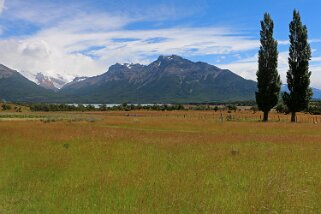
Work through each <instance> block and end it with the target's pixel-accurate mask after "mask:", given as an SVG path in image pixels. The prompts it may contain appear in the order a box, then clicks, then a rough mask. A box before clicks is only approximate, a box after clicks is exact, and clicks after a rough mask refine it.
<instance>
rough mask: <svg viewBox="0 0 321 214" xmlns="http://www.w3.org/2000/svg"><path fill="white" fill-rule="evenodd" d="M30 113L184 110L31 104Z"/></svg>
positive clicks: (168, 106) (178, 107)
mask: <svg viewBox="0 0 321 214" xmlns="http://www.w3.org/2000/svg"><path fill="white" fill-rule="evenodd" d="M29 107H30V110H31V111H43V112H58V111H82V112H84V111H133V110H154V111H174V110H185V108H184V106H183V105H181V104H177V105H166V104H165V105H156V104H155V105H132V104H122V105H115V106H112V107H109V106H107V105H105V104H102V105H99V106H98V108H96V107H95V106H94V105H83V104H78V105H68V104H46V103H39V104H32V105H30V106H29Z"/></svg>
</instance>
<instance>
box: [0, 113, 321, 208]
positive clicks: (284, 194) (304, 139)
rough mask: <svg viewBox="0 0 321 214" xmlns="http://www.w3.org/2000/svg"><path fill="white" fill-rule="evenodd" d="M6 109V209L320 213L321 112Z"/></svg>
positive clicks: (2, 166) (1, 133)
mask: <svg viewBox="0 0 321 214" xmlns="http://www.w3.org/2000/svg"><path fill="white" fill-rule="evenodd" d="M0 115H1V116H0V213H321V123H320V122H321V117H317V116H310V115H304V114H299V115H298V121H299V122H298V123H297V124H291V123H289V116H288V115H282V114H276V113H272V114H271V119H272V121H271V122H269V123H262V122H258V120H259V118H260V114H259V113H256V114H253V113H251V112H247V111H241V112H232V113H226V112H224V113H221V112H216V113H215V112H208V111H204V112H202V111H179V112H178V111H177V112H176V111H173V112H154V111H137V112H91V113H79V112H74V113H31V112H28V113H23V112H22V113H14V112H12V113H5V114H4V113H1V114H0Z"/></svg>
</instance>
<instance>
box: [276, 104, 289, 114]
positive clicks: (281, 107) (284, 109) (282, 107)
mask: <svg viewBox="0 0 321 214" xmlns="http://www.w3.org/2000/svg"><path fill="white" fill-rule="evenodd" d="M275 110H276V111H277V112H278V113H284V114H288V113H289V109H288V107H287V106H286V105H284V103H279V104H278V105H277V106H276V107H275Z"/></svg>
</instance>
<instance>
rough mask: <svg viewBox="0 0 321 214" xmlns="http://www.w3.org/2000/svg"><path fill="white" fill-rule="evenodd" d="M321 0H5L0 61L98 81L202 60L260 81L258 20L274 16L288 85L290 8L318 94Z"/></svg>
mask: <svg viewBox="0 0 321 214" xmlns="http://www.w3.org/2000/svg"><path fill="white" fill-rule="evenodd" d="M320 8H321V1H320V0H242V1H240V0H229V1H227V0H158V1H152V0H41V1H40V0H0V63H1V64H4V65H6V66H8V67H10V68H12V69H16V70H18V71H19V72H21V73H23V74H24V75H25V76H27V77H28V78H29V79H31V80H34V76H35V74H37V73H38V72H41V73H43V74H45V75H48V76H52V77H60V76H62V77H63V78H65V79H66V80H68V81H71V80H72V79H73V78H74V77H80V76H94V75H98V74H102V73H104V72H106V71H107V70H108V68H109V66H110V65H112V64H115V63H141V64H148V63H150V62H152V61H154V60H156V59H157V58H158V56H159V55H172V54H175V55H180V56H182V57H184V58H187V59H190V60H192V61H203V62H207V63H210V64H213V65H216V66H218V67H221V68H224V69H230V70H231V71H233V72H234V73H237V74H239V75H241V76H242V77H244V78H246V79H252V80H255V79H256V71H257V52H258V49H259V45H260V43H259V32H260V21H261V20H262V18H263V14H264V13H265V12H269V13H270V14H271V16H272V18H273V20H274V24H275V29H274V30H275V35H274V36H275V38H276V39H277V40H278V42H279V72H280V74H281V78H282V81H283V83H286V71H287V69H288V65H287V58H288V46H289V42H288V35H289V23H290V21H291V19H292V15H293V10H294V9H297V10H299V11H300V14H301V17H302V21H303V23H304V24H305V25H307V28H308V32H309V41H310V44H311V48H312V59H311V62H310V70H311V71H312V77H311V85H312V86H313V87H317V88H321V10H320Z"/></svg>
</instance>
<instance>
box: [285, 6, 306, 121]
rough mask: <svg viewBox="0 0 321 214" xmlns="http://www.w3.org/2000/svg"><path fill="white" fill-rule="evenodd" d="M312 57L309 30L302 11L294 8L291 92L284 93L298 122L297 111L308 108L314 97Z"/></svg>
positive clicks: (288, 79) (290, 57)
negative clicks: (304, 23)
mask: <svg viewBox="0 0 321 214" xmlns="http://www.w3.org/2000/svg"><path fill="white" fill-rule="evenodd" d="M310 59H311V48H310V45H309V43H308V30H307V27H306V26H305V25H303V24H302V22H301V16H300V13H299V12H298V11H296V10H294V12H293V20H292V21H291V23H290V48H289V70H288V72H287V83H288V88H289V91H290V93H287V92H285V93H284V94H283V101H284V103H285V104H286V105H287V107H288V109H289V111H290V112H291V122H296V112H300V111H302V110H304V109H306V108H307V107H308V104H309V102H310V100H311V97H312V90H311V88H310V76H311V72H310V71H309V61H310Z"/></svg>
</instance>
